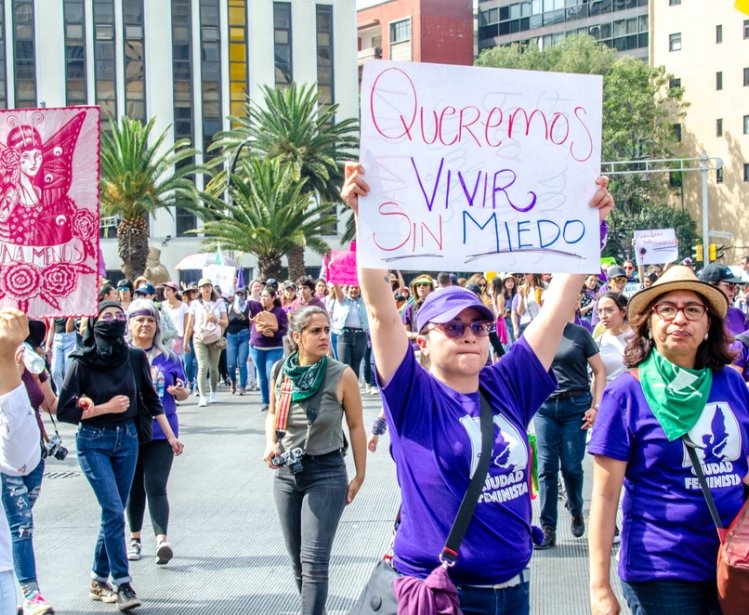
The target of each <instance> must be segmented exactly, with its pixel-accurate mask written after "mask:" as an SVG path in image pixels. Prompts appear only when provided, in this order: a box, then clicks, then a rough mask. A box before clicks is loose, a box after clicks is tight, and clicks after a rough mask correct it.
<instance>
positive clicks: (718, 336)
mask: <svg viewBox="0 0 749 615" xmlns="http://www.w3.org/2000/svg"><path fill="white" fill-rule="evenodd" d="M607 294H608V293H607ZM662 296H663V295H659V296H658V297H656V298H655V299H653V301H651V302H650V304H649V305H648V307H647V308H646V309H645V310H644V311H643V313H642V314H639V315H638V316H637V317H636V318H634V319H632V320H631V321H630V323H629V324H630V326H631V327H632V332H633V335H632V337H630V338H629V343H628V344H627V347H626V348H625V349H624V365H626V366H627V367H628V368H633V367H637V366H638V365H639V364H640V363H642V362H643V361H644V360H645V359H646V358H647V357H648V355H649V354H650V351H651V350H652V349H653V348H655V341H654V340H653V339H652V338H650V337H649V333H650V315H651V313H652V308H653V306H654V305H655V304H656V303H658V301H659V300H660V299H661V297H662ZM705 307H706V308H707V315H708V318H709V320H710V326H709V328H708V330H707V339H706V340H705V341H703V342H702V343H701V344H700V345H699V347H698V348H697V356H696V358H695V361H694V368H695V369H702V368H705V367H709V368H710V369H712V370H713V371H715V370H720V369H723V367H725V366H726V365H730V364H731V363H733V361H734V359H735V358H736V357H735V355H734V353H732V352H730V351H729V350H728V344H729V343H730V342H731V337H730V336H729V335H727V334H726V330H725V328H724V327H723V317H722V316H721V315H720V314H718V313H717V312H716V311H715V310H713V307H712V305H710V302H709V301H705Z"/></svg>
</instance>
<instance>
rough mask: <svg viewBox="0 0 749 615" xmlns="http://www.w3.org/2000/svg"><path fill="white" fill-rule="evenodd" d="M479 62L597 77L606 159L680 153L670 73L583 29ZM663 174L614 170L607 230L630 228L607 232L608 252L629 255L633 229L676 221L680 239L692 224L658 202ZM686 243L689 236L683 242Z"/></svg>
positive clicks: (678, 107)
mask: <svg viewBox="0 0 749 615" xmlns="http://www.w3.org/2000/svg"><path fill="white" fill-rule="evenodd" d="M476 63H477V64H478V65H481V66H494V67H503V68H519V69H525V70H544V71H555V72H574V73H584V74H596V75H602V76H603V126H602V156H603V160H604V161H606V162H614V161H628V160H638V159H642V160H645V159H650V160H657V159H665V158H674V157H678V156H679V151H678V147H679V145H678V142H677V140H676V137H675V135H674V131H673V124H675V123H676V122H678V121H679V119H680V118H681V117H683V115H684V113H685V112H686V108H687V106H688V103H686V102H684V100H683V94H684V92H683V90H682V89H681V88H669V87H668V85H669V81H670V79H671V75H669V74H667V73H666V70H665V69H664V67H662V66H661V67H656V68H652V67H650V66H648V65H647V64H646V63H645V62H643V61H641V60H639V59H637V58H634V57H632V56H621V57H617V56H616V54H615V53H614V52H613V50H611V49H610V48H609V47H607V46H606V45H603V44H600V43H597V42H596V41H595V39H593V38H592V37H590V36H587V35H580V36H572V37H568V38H566V39H564V40H563V41H562V42H561V43H560V44H559V45H555V46H553V47H551V48H549V49H544V50H543V51H541V50H539V49H538V47H537V46H536V45H527V46H521V45H512V46H510V47H496V48H494V49H489V50H486V51H484V52H483V53H482V54H481V55H480V56H479V58H478V60H477V62H476ZM668 179H669V178H668V174H667V173H660V174H658V173H656V174H647V175H646V174H631V175H618V176H615V177H614V178H613V179H612V182H611V185H610V190H611V192H612V194H613V195H614V199H615V200H616V208H615V209H614V212H613V214H612V217H611V222H612V230H613V229H617V231H616V232H617V233H620V232H621V233H623V232H625V230H626V232H629V237H628V238H625V237H624V236H623V235H621V236H620V235H618V234H617V236H616V237H612V239H613V241H610V244H609V248H607V254H609V255H612V256H614V255H616V256H624V255H627V256H629V255H631V248H629V249H627V248H626V245H629V243H630V242H631V238H632V231H633V230H635V229H648V228H667V227H669V226H670V225H671V224H673V225H675V226H674V228H676V233H677V236H678V237H679V239H680V245H682V246H689V245H691V243H688V242H687V243H684V242H682V237H683V238H684V241H687V239H686V238H687V237H691V236H692V234H693V233H694V227H695V223H694V221H693V220H692V219H691V218H690V217H689V216H688V215H687V214H684V213H681V212H676V211H674V210H673V209H672V208H671V207H669V206H667V205H665V203H666V202H667V200H668V194H669V192H668V190H669V187H668ZM690 241H691V240H690Z"/></svg>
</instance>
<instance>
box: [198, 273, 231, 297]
mask: <svg viewBox="0 0 749 615" xmlns="http://www.w3.org/2000/svg"><path fill="white" fill-rule="evenodd" d="M236 274H237V270H236V268H234V267H231V266H229V265H208V266H207V267H203V269H202V275H203V277H204V278H208V279H209V280H210V281H211V282H213V285H214V286H219V287H220V288H221V294H222V295H223V296H224V297H228V296H229V295H233V294H234V281H235V279H236V278H235V276H236Z"/></svg>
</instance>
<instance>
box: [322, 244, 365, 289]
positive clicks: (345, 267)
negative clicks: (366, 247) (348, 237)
mask: <svg viewBox="0 0 749 615" xmlns="http://www.w3.org/2000/svg"><path fill="white" fill-rule="evenodd" d="M326 279H327V281H328V282H332V283H333V284H342V285H343V284H347V285H351V286H359V277H358V276H357V275H356V252H354V251H353V250H352V251H350V252H349V251H337V250H333V251H332V252H331V253H330V260H329V261H328V277H327V278H326Z"/></svg>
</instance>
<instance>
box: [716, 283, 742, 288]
mask: <svg viewBox="0 0 749 615" xmlns="http://www.w3.org/2000/svg"><path fill="white" fill-rule="evenodd" d="M719 284H723V286H726V287H728V288H730V289H731V290H736V288H737V287H738V284H736V283H735V282H719Z"/></svg>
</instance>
